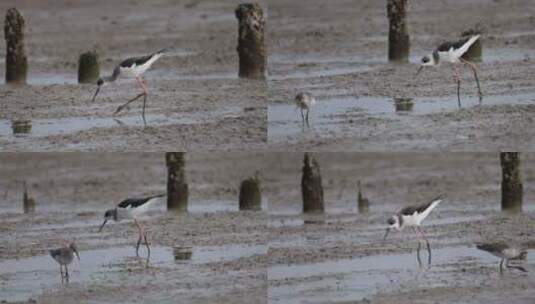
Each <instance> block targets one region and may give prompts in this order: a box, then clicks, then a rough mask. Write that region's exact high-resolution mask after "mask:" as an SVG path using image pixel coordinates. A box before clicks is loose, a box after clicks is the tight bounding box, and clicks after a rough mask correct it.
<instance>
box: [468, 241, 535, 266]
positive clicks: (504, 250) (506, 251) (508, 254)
mask: <svg viewBox="0 0 535 304" xmlns="http://www.w3.org/2000/svg"><path fill="white" fill-rule="evenodd" d="M477 249H479V250H483V251H486V252H488V253H490V254H492V255H494V256H496V257H499V258H501V259H502V260H501V261H500V273H503V262H504V261H505V267H506V268H514V269H518V270H520V271H523V272H527V270H526V269H525V268H524V267H521V266H511V265H509V261H510V260H523V259H525V258H526V256H527V254H528V252H527V251H526V250H525V249H522V248H520V246H510V245H508V244H505V243H487V244H479V245H477Z"/></svg>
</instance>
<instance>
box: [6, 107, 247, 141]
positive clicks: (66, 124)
mask: <svg viewBox="0 0 535 304" xmlns="http://www.w3.org/2000/svg"><path fill="white" fill-rule="evenodd" d="M241 111H242V109H241V108H240V107H231V108H229V109H225V110H216V111H209V112H208V111H206V112H195V113H180V114H177V115H169V114H146V115H145V117H146V120H147V125H148V126H165V125H171V124H184V125H190V124H197V123H202V122H204V121H207V120H213V119H215V118H217V117H219V118H221V117H225V116H232V115H239V113H240V112H241ZM120 126H143V119H142V117H141V115H140V114H135V115H131V116H118V117H115V118H114V117H104V118H102V117H69V118H56V119H33V120H23V121H21V120H7V119H0V138H2V137H6V138H7V139H10V140H13V139H19V140H22V139H24V138H27V137H46V136H51V135H65V134H72V133H76V132H79V131H83V130H89V129H93V128H114V127H120Z"/></svg>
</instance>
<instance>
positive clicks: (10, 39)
mask: <svg viewBox="0 0 535 304" xmlns="http://www.w3.org/2000/svg"><path fill="white" fill-rule="evenodd" d="M24 24H25V23H24V18H23V17H22V15H21V14H20V13H19V11H18V10H17V9H16V8H10V9H8V10H7V13H6V20H5V24H4V37H5V39H6V83H18V84H25V83H26V74H27V72H28V59H27V58H26V52H25V50H24V26H25V25H24Z"/></svg>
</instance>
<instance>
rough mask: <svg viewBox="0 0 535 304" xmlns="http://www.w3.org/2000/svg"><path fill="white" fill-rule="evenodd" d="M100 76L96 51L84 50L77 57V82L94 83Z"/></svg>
mask: <svg viewBox="0 0 535 304" xmlns="http://www.w3.org/2000/svg"><path fill="white" fill-rule="evenodd" d="M99 77H100V66H99V64H98V54H97V52H96V51H89V52H85V53H83V54H81V55H80V58H78V83H96V82H97V80H98V79H99Z"/></svg>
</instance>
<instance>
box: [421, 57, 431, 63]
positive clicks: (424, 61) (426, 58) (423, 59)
mask: <svg viewBox="0 0 535 304" xmlns="http://www.w3.org/2000/svg"><path fill="white" fill-rule="evenodd" d="M430 60H431V59H429V56H424V57H423V58H422V63H428V62H429V61H430Z"/></svg>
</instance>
